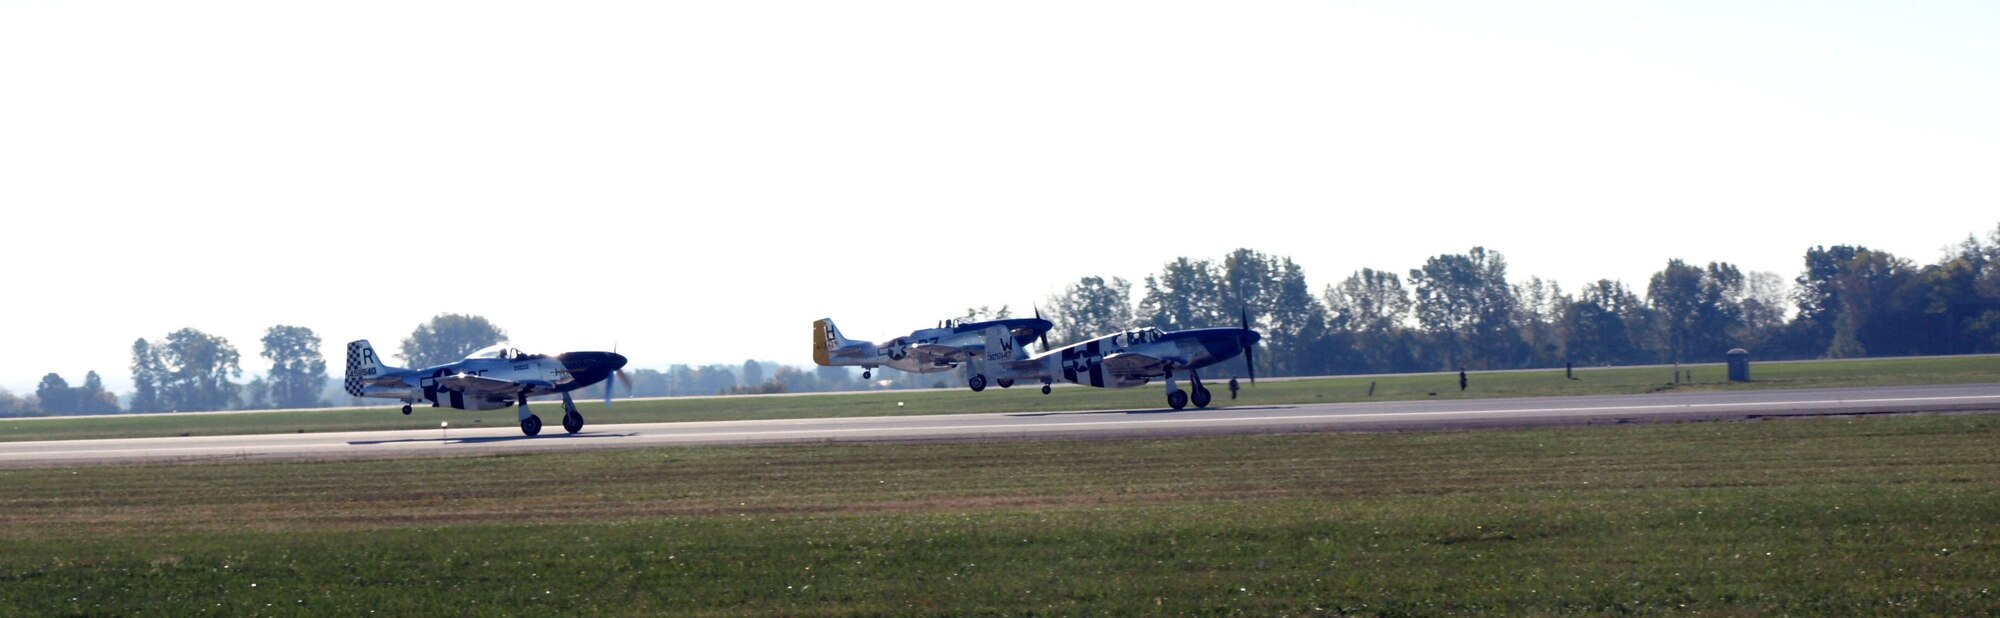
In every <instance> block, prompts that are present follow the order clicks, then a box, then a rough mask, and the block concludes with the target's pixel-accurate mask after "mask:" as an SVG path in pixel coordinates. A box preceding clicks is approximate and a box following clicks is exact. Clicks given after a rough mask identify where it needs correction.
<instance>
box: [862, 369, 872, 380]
mask: <svg viewBox="0 0 2000 618" xmlns="http://www.w3.org/2000/svg"><path fill="white" fill-rule="evenodd" d="M874 376H875V372H873V371H869V370H867V369H863V370H861V379H863V380H866V379H869V378H872V377H874Z"/></svg>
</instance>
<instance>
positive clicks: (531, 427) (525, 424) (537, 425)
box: [521, 414, 542, 436]
mask: <svg viewBox="0 0 2000 618" xmlns="http://www.w3.org/2000/svg"><path fill="white" fill-rule="evenodd" d="M521 433H524V434H528V435H531V436H532V435H536V434H540V433H542V417H539V416H535V415H533V414H530V415H528V418H524V419H521Z"/></svg>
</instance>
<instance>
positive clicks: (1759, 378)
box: [0, 356, 2000, 441]
mask: <svg viewBox="0 0 2000 618" xmlns="http://www.w3.org/2000/svg"><path fill="white" fill-rule="evenodd" d="M1687 370H1688V371H1691V372H1692V374H1693V380H1692V381H1691V382H1686V383H1683V384H1681V385H1678V386H1675V385H1673V384H1672V382H1673V370H1671V369H1662V368H1639V369H1632V368H1594V369H1579V370H1577V378H1578V379H1575V380H1570V379H1565V378H1564V377H1563V372H1562V371H1561V370H1551V371H1533V372H1501V373H1480V372H1474V373H1473V374H1472V375H1471V380H1470V381H1471V388H1469V389H1468V390H1466V391H1465V392H1463V393H1461V392H1459V390H1458V375H1457V374H1455V373H1452V374H1446V373H1439V374H1429V375H1421V376H1399V377H1372V376H1362V377H1351V378H1330V379H1319V380H1291V381H1271V380H1266V381H1263V382H1260V383H1258V384H1256V385H1254V386H1252V385H1249V384H1247V383H1246V384H1244V385H1243V394H1242V397H1243V399H1241V400H1239V401H1241V402H1243V403H1245V404H1250V405H1274V404H1304V403H1321V402H1344V401H1398V400H1410V399H1428V398H1438V399H1468V398H1494V397H1541V396H1561V395H1607V394H1634V393H1651V392H1660V391H1717V390H1745V389H1786V388H1828V387H1856V386H1888V385H1912V384H1955V383H1981V382H2000V356H1976V357H1956V358H1922V359H1882V360H1862V361H1846V362H1818V363H1756V364H1753V366H1752V373H1751V375H1752V377H1753V378H1755V380H1754V381H1752V382H1749V383H1743V384H1731V383H1728V382H1727V381H1726V380H1725V372H1724V370H1723V368H1722V366H1721V365H1693V366H1689V367H1688V368H1687ZM1217 375H1223V374H1217ZM1216 377H1217V376H1216V375H1211V376H1210V377H1209V378H1210V383H1211V384H1213V385H1214V386H1217V387H1220V386H1221V384H1219V383H1217V381H1216V380H1215V378H1216ZM1226 379H1227V378H1224V380H1226ZM1370 382H1375V383H1376V388H1375V394H1374V396H1373V397H1372V398H1371V397H1369V395H1368V389H1369V383H1370ZM1183 384H1185V382H1183ZM1183 388H1185V386H1184V387H1183ZM1216 391H1217V403H1216V405H1220V406H1226V405H1229V403H1230V402H1229V400H1228V393H1227V392H1226V391H1223V390H1221V389H1220V388H1217V389H1216ZM1163 392H1164V387H1162V386H1159V385H1147V386H1143V387H1138V388H1131V389H1118V390H1112V389H1097V388H1085V387H1063V388H1057V389H1056V390H1055V392H1054V393H1053V394H1050V395H1042V394H1041V393H1040V391H1039V389H1038V388H1035V387H1034V385H1022V386H1016V387H1015V388H1012V389H998V388H990V387H989V388H988V389H987V391H986V392H984V393H973V392H971V391H969V390H965V389H962V388H961V389H954V390H950V391H926V392H909V391H904V392H878V393H853V394H839V395H802V396H783V397H723V398H695V399H669V400H651V401H626V402H621V403H618V404H616V405H614V406H613V408H612V409H611V410H610V411H608V412H607V411H604V410H603V409H602V408H601V405H602V404H600V403H598V402H596V401H580V402H578V406H579V408H581V409H582V411H583V413H584V415H585V417H586V418H588V419H589V422H591V423H594V424H603V423H647V422H668V421H712V420H738V419H783V418H823V417H847V416H886V415H903V414H962V413H964V414H969V413H983V412H1022V411H1028V412H1033V411H1051V410H1116V409H1149V408H1159V407H1164V405H1165V397H1164V395H1163ZM897 402H902V403H903V404H904V405H903V406H901V407H898V406H897V405H896V403H897ZM534 408H535V409H536V410H537V413H538V414H540V415H542V417H543V421H544V422H545V423H549V424H551V425H553V424H554V421H555V419H556V418H557V417H559V416H560V414H561V412H560V411H559V406H557V405H556V404H550V403H538V404H536V405H535V406H534ZM439 421H449V422H451V423H452V424H453V425H459V426H481V425H492V426H499V427H513V426H515V419H514V410H513V409H511V408H509V409H504V410H490V411H485V412H466V411H462V410H451V409H443V408H426V407H419V408H418V412H417V413H416V414H414V415H411V416H403V415H402V414H399V413H397V412H396V411H395V410H390V409H381V408H375V409H327V410H312V411H303V412H262V413H245V414H205V415H173V416H148V415H122V416H114V417H71V418H60V419H13V420H0V441H17V440H73V439H86V438H135V437H158V436H179V435H199V436H212V435H232V434H259V433H295V432H307V433H310V432H326V431H372V430H391V429H430V428H436V427H437V424H438V422H439Z"/></svg>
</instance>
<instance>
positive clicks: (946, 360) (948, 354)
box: [908, 343, 986, 365]
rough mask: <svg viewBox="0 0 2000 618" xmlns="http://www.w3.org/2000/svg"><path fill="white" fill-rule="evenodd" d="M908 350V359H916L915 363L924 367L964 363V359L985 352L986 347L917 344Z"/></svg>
mask: <svg viewBox="0 0 2000 618" xmlns="http://www.w3.org/2000/svg"><path fill="white" fill-rule="evenodd" d="M908 349H909V354H910V357H911V358H914V359H916V360H917V362H920V363H923V364H926V365H948V364H952V363H960V362H964V361H965V359H968V358H972V357H973V356H975V355H977V354H979V353H981V352H983V351H985V349H986V346H985V345H983V344H982V345H973V346H966V347H959V346H952V345H939V344H935V343H919V344H916V345H912V346H910V347H909V348H908Z"/></svg>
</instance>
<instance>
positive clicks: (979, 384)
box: [965, 374, 986, 393]
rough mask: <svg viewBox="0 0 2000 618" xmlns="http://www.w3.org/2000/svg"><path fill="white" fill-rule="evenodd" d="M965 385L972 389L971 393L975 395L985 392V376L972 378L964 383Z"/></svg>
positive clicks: (979, 375)
mask: <svg viewBox="0 0 2000 618" xmlns="http://www.w3.org/2000/svg"><path fill="white" fill-rule="evenodd" d="M965 385H966V386H969V387H972V392H975V393H977V392H979V391H983V390H986V374H977V375H974V376H972V379H970V380H966V381H965Z"/></svg>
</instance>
